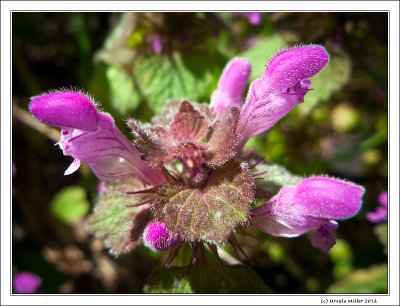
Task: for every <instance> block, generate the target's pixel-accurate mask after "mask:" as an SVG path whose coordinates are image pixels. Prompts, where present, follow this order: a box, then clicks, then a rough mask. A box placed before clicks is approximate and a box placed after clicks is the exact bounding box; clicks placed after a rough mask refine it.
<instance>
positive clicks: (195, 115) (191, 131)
mask: <svg viewBox="0 0 400 306" xmlns="http://www.w3.org/2000/svg"><path fill="white" fill-rule="evenodd" d="M207 130H208V124H207V122H206V120H205V118H204V116H202V115H201V114H200V113H199V112H198V111H197V110H195V109H194V107H193V106H192V105H191V104H190V103H189V102H188V101H183V102H182V103H181V105H180V107H179V112H178V113H177V114H176V115H175V117H174V122H173V123H172V125H171V131H172V133H173V134H174V136H175V139H176V140H178V141H181V142H184V141H194V142H199V141H201V140H202V139H203V138H204V137H205V136H206V134H207Z"/></svg>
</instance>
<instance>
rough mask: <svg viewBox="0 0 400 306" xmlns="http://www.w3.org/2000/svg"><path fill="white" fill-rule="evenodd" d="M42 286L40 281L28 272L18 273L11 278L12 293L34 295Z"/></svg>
mask: <svg viewBox="0 0 400 306" xmlns="http://www.w3.org/2000/svg"><path fill="white" fill-rule="evenodd" d="M41 285H42V279H41V278H40V277H39V276H37V275H36V274H33V273H30V272H25V271H24V272H18V273H17V274H15V275H14V278H13V293H25V294H29V293H36V292H37V290H38V288H39V287H40V286H41Z"/></svg>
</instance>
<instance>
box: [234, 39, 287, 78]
mask: <svg viewBox="0 0 400 306" xmlns="http://www.w3.org/2000/svg"><path fill="white" fill-rule="evenodd" d="M286 47H287V43H286V41H285V40H284V39H283V38H282V37H280V36H278V35H271V36H267V37H265V38H262V39H260V40H259V41H258V42H257V43H256V45H255V46H253V47H252V48H250V49H248V50H246V51H244V52H243V53H240V54H238V55H237V56H239V57H244V58H247V59H248V60H249V61H250V62H251V64H252V70H251V75H250V80H251V81H252V80H255V79H258V78H260V77H261V76H262V75H263V74H264V71H265V68H266V66H267V64H268V62H269V61H270V60H271V58H272V57H273V55H275V54H276V53H277V52H279V51H281V50H282V49H284V48H286Z"/></svg>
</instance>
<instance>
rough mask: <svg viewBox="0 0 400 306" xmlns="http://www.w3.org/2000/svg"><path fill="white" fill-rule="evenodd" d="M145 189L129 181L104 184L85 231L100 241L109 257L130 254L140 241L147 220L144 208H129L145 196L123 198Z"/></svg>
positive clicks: (145, 207)
mask: <svg viewBox="0 0 400 306" xmlns="http://www.w3.org/2000/svg"><path fill="white" fill-rule="evenodd" d="M141 189H146V187H145V186H141V183H140V182H139V181H138V180H137V179H135V178H133V177H126V178H123V179H118V180H116V181H113V182H111V183H108V184H106V191H104V192H103V193H101V194H100V198H99V200H98V201H97V203H96V206H95V208H94V210H93V213H92V214H91V215H90V216H89V218H88V219H87V221H86V224H85V226H86V229H87V230H88V231H89V232H91V233H93V234H95V235H96V237H97V238H100V239H104V243H105V246H106V247H108V248H110V253H111V254H112V255H115V256H119V255H121V254H123V253H127V252H129V251H130V250H132V249H133V248H134V247H135V246H136V245H137V244H139V243H140V241H141V235H142V233H143V230H144V228H145V226H146V224H147V221H148V218H149V216H150V209H149V207H148V206H147V205H142V206H136V207H129V206H130V205H134V204H137V203H138V202H142V201H144V200H145V199H147V197H148V196H142V195H132V194H126V192H129V191H138V190H141Z"/></svg>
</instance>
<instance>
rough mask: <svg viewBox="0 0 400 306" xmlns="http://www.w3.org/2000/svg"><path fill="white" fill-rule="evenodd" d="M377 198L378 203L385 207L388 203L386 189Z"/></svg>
mask: <svg viewBox="0 0 400 306" xmlns="http://www.w3.org/2000/svg"><path fill="white" fill-rule="evenodd" d="M378 200H379V203H381V204H382V206H385V207H387V204H388V193H387V191H384V192H382V193H381V194H380V195H379V198H378Z"/></svg>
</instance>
